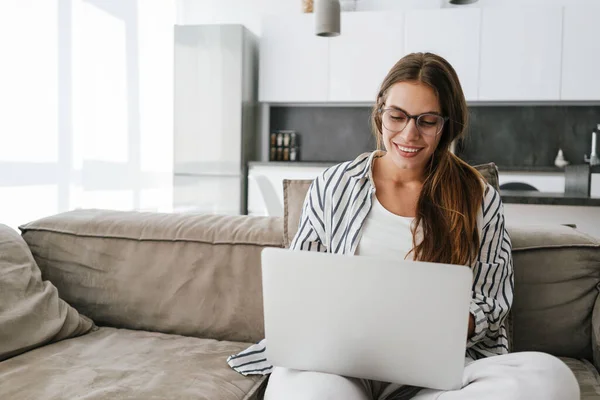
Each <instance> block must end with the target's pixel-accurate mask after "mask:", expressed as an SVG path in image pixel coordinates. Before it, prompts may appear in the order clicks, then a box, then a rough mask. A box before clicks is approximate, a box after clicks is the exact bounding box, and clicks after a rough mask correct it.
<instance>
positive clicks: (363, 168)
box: [348, 150, 385, 185]
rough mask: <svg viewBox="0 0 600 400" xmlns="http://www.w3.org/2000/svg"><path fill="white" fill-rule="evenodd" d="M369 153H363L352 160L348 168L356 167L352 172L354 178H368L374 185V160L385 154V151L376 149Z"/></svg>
mask: <svg viewBox="0 0 600 400" xmlns="http://www.w3.org/2000/svg"><path fill="white" fill-rule="evenodd" d="M367 154H368V153H363V154H361V155H360V156H358V157H357V158H356V159H355V160H354V161H352V163H351V164H350V165H349V167H348V169H356V172H355V173H353V174H352V178H353V179H358V180H360V179H365V178H367V179H369V182H371V184H372V185H373V162H374V160H375V158H378V157H382V156H383V155H384V154H385V151H381V150H375V151H373V152H371V153H370V154H369V155H368V156H367ZM365 157H366V158H365ZM361 164H362V165H361Z"/></svg>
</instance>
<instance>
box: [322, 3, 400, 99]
mask: <svg viewBox="0 0 600 400" xmlns="http://www.w3.org/2000/svg"><path fill="white" fill-rule="evenodd" d="M404 54H405V52H404V14H403V13H401V12H387V13H381V12H348V13H344V14H343V16H342V32H341V35H340V36H338V37H335V38H331V39H330V42H329V69H330V73H329V101H332V102H361V103H374V102H375V100H376V99H377V92H378V91H379V87H380V85H381V82H382V81H383V79H384V78H385V76H386V75H387V73H388V71H389V70H390V69H391V68H392V67H393V66H394V64H396V62H397V61H398V60H400V59H401V58H402V57H403V56H404Z"/></svg>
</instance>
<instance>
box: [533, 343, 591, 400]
mask: <svg viewBox="0 0 600 400" xmlns="http://www.w3.org/2000/svg"><path fill="white" fill-rule="evenodd" d="M522 354H523V356H524V357H525V365H524V368H525V371H526V372H528V375H530V378H531V379H530V380H529V382H528V385H529V391H530V393H529V395H530V396H531V395H535V396H538V397H537V398H544V399H549V400H578V399H579V398H580V390H579V384H578V383H577V379H576V378H575V375H574V374H573V372H572V371H571V370H570V369H569V367H568V366H567V365H566V364H565V363H564V362H562V361H561V360H560V359H558V358H556V357H554V356H552V355H550V354H546V353H539V352H527V353H522ZM529 398H535V397H529Z"/></svg>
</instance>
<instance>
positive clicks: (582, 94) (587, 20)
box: [561, 6, 600, 100]
mask: <svg viewBox="0 0 600 400" xmlns="http://www.w3.org/2000/svg"><path fill="white" fill-rule="evenodd" d="M599 15H600V7H598V6H596V7H570V6H567V7H565V9H564V27H563V29H564V37H563V63H562V87H561V99H562V100H600V28H599V26H598V16H599Z"/></svg>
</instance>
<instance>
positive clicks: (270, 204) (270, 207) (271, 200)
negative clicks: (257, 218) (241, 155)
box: [252, 175, 283, 217]
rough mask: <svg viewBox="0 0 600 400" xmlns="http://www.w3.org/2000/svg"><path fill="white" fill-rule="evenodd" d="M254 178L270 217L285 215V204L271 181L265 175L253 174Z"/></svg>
mask: <svg viewBox="0 0 600 400" xmlns="http://www.w3.org/2000/svg"><path fill="white" fill-rule="evenodd" d="M252 178H253V179H254V181H255V182H256V184H257V185H258V188H259V190H260V194H261V196H262V198H263V201H264V203H265V206H266V208H267V214H268V215H269V216H270V217H281V216H282V215H283V204H281V201H280V200H279V197H278V196H277V193H276V192H275V188H274V187H273V185H272V184H271V181H269V179H267V177H266V176H264V175H253V176H252Z"/></svg>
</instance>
